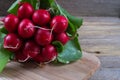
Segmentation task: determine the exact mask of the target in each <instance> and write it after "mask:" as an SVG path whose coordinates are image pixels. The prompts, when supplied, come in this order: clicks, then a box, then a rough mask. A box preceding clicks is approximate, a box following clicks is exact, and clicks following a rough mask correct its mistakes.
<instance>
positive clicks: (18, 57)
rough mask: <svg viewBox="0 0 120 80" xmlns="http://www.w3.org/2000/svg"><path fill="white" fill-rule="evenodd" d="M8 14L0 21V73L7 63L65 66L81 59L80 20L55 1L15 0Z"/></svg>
mask: <svg viewBox="0 0 120 80" xmlns="http://www.w3.org/2000/svg"><path fill="white" fill-rule="evenodd" d="M8 13H9V14H8V15H7V16H5V17H4V18H2V19H0V22H1V21H2V23H3V27H2V28H0V72H1V71H2V70H3V69H4V67H5V65H6V64H7V63H8V62H9V61H16V62H20V63H23V62H29V61H32V62H36V63H38V64H46V63H50V62H53V63H54V64H56V63H63V64H68V63H70V62H75V61H77V60H79V59H80V58H81V57H82V50H81V47H80V43H79V40H78V37H79V34H78V33H77V30H78V29H79V28H80V26H81V25H82V22H83V20H82V19H81V18H78V17H74V16H72V15H70V14H69V13H68V12H67V11H66V10H65V9H63V8H62V7H61V6H60V5H59V4H58V3H57V2H56V0H16V1H15V2H14V3H13V4H12V6H11V7H10V8H9V9H8Z"/></svg>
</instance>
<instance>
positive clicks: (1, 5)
mask: <svg viewBox="0 0 120 80" xmlns="http://www.w3.org/2000/svg"><path fill="white" fill-rule="evenodd" d="M14 1H15V0H0V16H4V15H6V14H7V13H6V10H7V9H8V7H9V6H10V5H11V4H12V3H13V2H14ZM58 2H59V3H60V4H61V5H62V6H63V7H64V8H65V9H67V10H68V11H69V12H70V13H71V14H73V15H76V16H115V17H118V16H120V0H58Z"/></svg>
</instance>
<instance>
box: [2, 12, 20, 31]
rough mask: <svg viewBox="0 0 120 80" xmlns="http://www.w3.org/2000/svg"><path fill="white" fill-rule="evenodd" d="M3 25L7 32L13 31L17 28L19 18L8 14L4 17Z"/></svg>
mask: <svg viewBox="0 0 120 80" xmlns="http://www.w3.org/2000/svg"><path fill="white" fill-rule="evenodd" d="M3 21H4V26H5V28H6V29H7V31H8V32H15V31H16V30H17V27H18V24H19V19H18V17H17V16H15V15H13V14H9V15H8V16H6V17H5V18H4V20H3Z"/></svg>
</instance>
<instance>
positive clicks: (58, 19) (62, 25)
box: [50, 15, 68, 33]
mask: <svg viewBox="0 0 120 80" xmlns="http://www.w3.org/2000/svg"><path fill="white" fill-rule="evenodd" d="M50 27H51V28H54V29H53V31H54V32H55V33H62V32H64V31H66V29H67V27H68V20H67V18H65V17H64V16H61V15H60V16H55V17H54V18H53V19H52V22H51V25H50Z"/></svg>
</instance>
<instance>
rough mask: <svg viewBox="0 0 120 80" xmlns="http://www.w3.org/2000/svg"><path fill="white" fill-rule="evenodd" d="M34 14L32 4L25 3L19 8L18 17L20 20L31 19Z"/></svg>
mask: <svg viewBox="0 0 120 80" xmlns="http://www.w3.org/2000/svg"><path fill="white" fill-rule="evenodd" d="M33 13H34V8H33V7H32V5H31V4H29V3H27V2H25V3H22V4H21V5H20V7H19V8H18V12H17V15H18V17H19V18H20V19H24V18H31V17H32V14H33Z"/></svg>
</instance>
